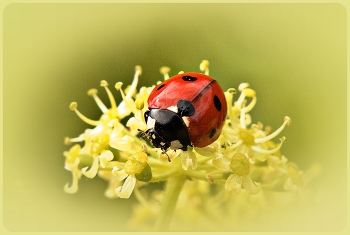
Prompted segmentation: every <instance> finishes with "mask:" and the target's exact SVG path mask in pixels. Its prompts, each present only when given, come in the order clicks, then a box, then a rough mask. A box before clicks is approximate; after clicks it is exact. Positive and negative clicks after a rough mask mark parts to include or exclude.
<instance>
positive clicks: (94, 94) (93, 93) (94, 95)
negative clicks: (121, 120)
mask: <svg viewBox="0 0 350 235" xmlns="http://www.w3.org/2000/svg"><path fill="white" fill-rule="evenodd" d="M87 93H88V96H92V98H94V100H95V102H96V104H97V106H98V107H99V108H100V109H101V111H102V112H103V113H107V111H108V108H107V107H106V105H105V104H104V103H103V102H102V101H101V99H100V98H99V97H98V96H97V93H98V91H97V89H90V90H88V92H87Z"/></svg>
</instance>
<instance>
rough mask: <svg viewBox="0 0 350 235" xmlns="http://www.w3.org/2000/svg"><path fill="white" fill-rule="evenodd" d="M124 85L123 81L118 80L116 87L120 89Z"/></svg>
mask: <svg viewBox="0 0 350 235" xmlns="http://www.w3.org/2000/svg"><path fill="white" fill-rule="evenodd" d="M122 86H123V83H122V82H117V83H116V84H115V86H114V87H115V89H117V91H119V90H120V89H121V88H122Z"/></svg>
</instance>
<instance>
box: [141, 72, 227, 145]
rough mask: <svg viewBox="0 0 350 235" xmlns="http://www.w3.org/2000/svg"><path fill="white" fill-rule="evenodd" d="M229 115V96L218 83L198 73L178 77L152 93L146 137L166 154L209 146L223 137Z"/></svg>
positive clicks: (166, 81) (174, 77)
mask: <svg viewBox="0 0 350 235" xmlns="http://www.w3.org/2000/svg"><path fill="white" fill-rule="evenodd" d="M226 113H227V105H226V99H225V95H224V92H223V90H222V88H221V87H220V85H219V83H218V82H217V81H216V80H214V79H213V78H211V77H209V76H207V75H204V74H201V73H195V72H188V73H182V74H178V75H175V76H173V77H171V78H169V79H167V80H165V81H164V82H162V83H160V84H158V85H157V86H156V87H155V88H154V89H153V90H152V92H151V94H150V96H149V98H148V110H147V111H146V112H145V113H144V117H145V121H146V123H147V128H148V129H147V130H146V131H145V134H146V136H147V137H148V138H149V140H150V141H151V142H152V144H153V146H154V147H156V148H160V149H161V150H162V151H163V152H165V151H166V150H167V149H168V148H170V149H173V150H177V149H181V150H184V151H186V150H187V148H188V146H194V147H205V146H207V145H209V144H211V143H212V142H214V141H215V140H216V139H217V138H218V137H219V135H220V133H221V131H222V128H223V125H224V122H225V119H226Z"/></svg>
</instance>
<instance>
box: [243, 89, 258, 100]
mask: <svg viewBox="0 0 350 235" xmlns="http://www.w3.org/2000/svg"><path fill="white" fill-rule="evenodd" d="M242 92H243V93H244V95H245V96H246V97H249V98H252V97H254V96H256V92H255V91H254V90H253V89H251V88H245V89H243V91H242Z"/></svg>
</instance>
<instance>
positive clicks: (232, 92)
mask: <svg viewBox="0 0 350 235" xmlns="http://www.w3.org/2000/svg"><path fill="white" fill-rule="evenodd" d="M227 92H228V93H230V94H236V89H235V88H229V89H227Z"/></svg>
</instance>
